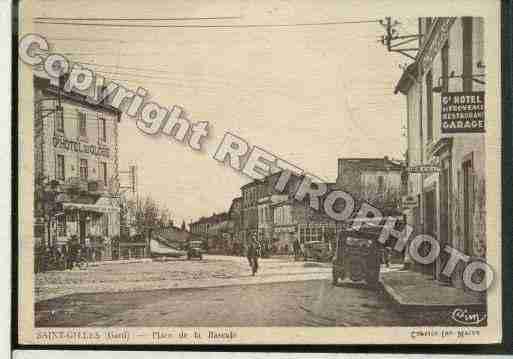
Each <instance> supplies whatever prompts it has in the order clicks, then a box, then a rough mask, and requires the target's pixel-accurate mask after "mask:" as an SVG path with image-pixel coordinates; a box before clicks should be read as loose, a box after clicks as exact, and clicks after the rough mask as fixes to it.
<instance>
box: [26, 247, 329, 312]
mask: <svg viewBox="0 0 513 359" xmlns="http://www.w3.org/2000/svg"><path fill="white" fill-rule="evenodd" d="M260 264H261V266H260V271H259V273H258V276H256V277H253V276H252V275H251V270H250V268H249V265H248V261H247V259H246V258H244V257H234V256H214V255H208V256H205V257H204V259H203V260H202V261H199V260H193V261H188V260H184V259H174V260H169V261H164V262H162V261H151V260H143V261H137V262H130V263H126V262H124V261H122V262H103V263H101V264H98V265H94V266H89V267H88V268H87V269H84V270H79V269H75V270H73V271H53V272H45V273H38V274H37V275H36V284H35V297H36V302H39V301H42V300H48V299H52V298H57V297H60V296H63V295H69V294H75V293H99V292H126V291H140V290H153V289H171V288H173V289H179V288H180V289H183V288H205V287H218V286H224V285H245V284H262V283H276V282H291V281H304V280H312V279H325V278H329V277H330V276H331V266H330V265H329V264H328V263H315V262H306V263H305V262H294V261H293V260H292V259H291V258H290V257H288V258H287V257H285V258H272V259H263V260H261V261H260Z"/></svg>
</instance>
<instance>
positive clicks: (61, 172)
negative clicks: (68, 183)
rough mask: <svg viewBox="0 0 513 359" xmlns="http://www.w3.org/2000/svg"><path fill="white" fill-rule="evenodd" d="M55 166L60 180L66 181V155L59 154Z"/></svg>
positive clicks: (56, 174)
mask: <svg viewBox="0 0 513 359" xmlns="http://www.w3.org/2000/svg"><path fill="white" fill-rule="evenodd" d="M56 162H57V163H56V166H55V170H56V171H55V172H56V173H55V176H56V177H57V179H58V180H61V181H64V180H65V179H66V177H65V172H64V171H65V169H64V155H57V161H56Z"/></svg>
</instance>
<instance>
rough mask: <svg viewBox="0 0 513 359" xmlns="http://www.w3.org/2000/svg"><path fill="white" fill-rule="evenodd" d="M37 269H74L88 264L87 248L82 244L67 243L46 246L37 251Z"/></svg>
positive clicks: (42, 270)
mask: <svg viewBox="0 0 513 359" xmlns="http://www.w3.org/2000/svg"><path fill="white" fill-rule="evenodd" d="M35 259H36V261H35V263H34V267H35V271H36V273H37V272H45V271H49V270H72V269H73V268H75V267H79V268H83V267H84V266H87V265H88V255H87V248H85V247H84V246H81V245H80V244H65V245H63V246H52V247H50V248H44V249H42V250H40V251H39V253H36V256H35Z"/></svg>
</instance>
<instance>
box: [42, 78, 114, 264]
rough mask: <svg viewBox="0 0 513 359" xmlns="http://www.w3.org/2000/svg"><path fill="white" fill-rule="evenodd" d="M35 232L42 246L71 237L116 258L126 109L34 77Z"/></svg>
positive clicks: (97, 256)
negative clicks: (120, 150)
mask: <svg viewBox="0 0 513 359" xmlns="http://www.w3.org/2000/svg"><path fill="white" fill-rule="evenodd" d="M34 89H35V103H34V106H35V119H34V164H35V170H34V176H35V178H34V179H35V182H34V183H35V203H34V217H35V237H36V243H38V244H39V246H40V247H44V248H49V247H57V248H58V247H62V246H64V245H66V244H68V243H69V242H70V240H71V241H76V242H78V243H80V245H82V246H85V247H86V248H90V249H91V252H92V255H93V256H94V257H95V258H94V259H96V260H98V259H100V258H104V259H107V258H110V256H111V239H112V238H113V237H116V236H119V231H120V218H119V203H118V201H117V199H116V198H115V197H116V196H115V195H116V192H117V183H118V182H117V181H118V123H119V121H120V112H119V111H118V110H117V109H115V108H113V107H110V106H108V105H106V104H104V103H99V104H93V103H91V102H88V101H87V100H86V98H85V96H82V95H79V94H76V93H73V92H66V91H63V89H62V85H56V84H53V83H51V82H50V80H49V79H45V78H41V77H34Z"/></svg>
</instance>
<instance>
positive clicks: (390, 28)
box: [379, 17, 421, 60]
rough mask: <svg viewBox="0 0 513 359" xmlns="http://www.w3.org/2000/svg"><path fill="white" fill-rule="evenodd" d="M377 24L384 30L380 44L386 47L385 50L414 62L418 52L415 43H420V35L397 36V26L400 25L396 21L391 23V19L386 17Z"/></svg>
mask: <svg viewBox="0 0 513 359" xmlns="http://www.w3.org/2000/svg"><path fill="white" fill-rule="evenodd" d="M379 23H380V24H381V26H383V27H384V28H385V35H383V36H381V43H382V44H383V45H384V46H386V48H387V50H388V51H389V52H397V53H400V54H401V55H404V56H406V57H408V58H409V59H411V60H415V56H416V55H417V52H418V51H419V46H417V47H415V42H416V41H420V38H421V35H420V33H418V34H407V35H399V31H398V30H397V26H398V25H400V24H401V23H400V22H399V21H397V20H394V21H392V18H391V17H386V18H385V20H380V21H379Z"/></svg>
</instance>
